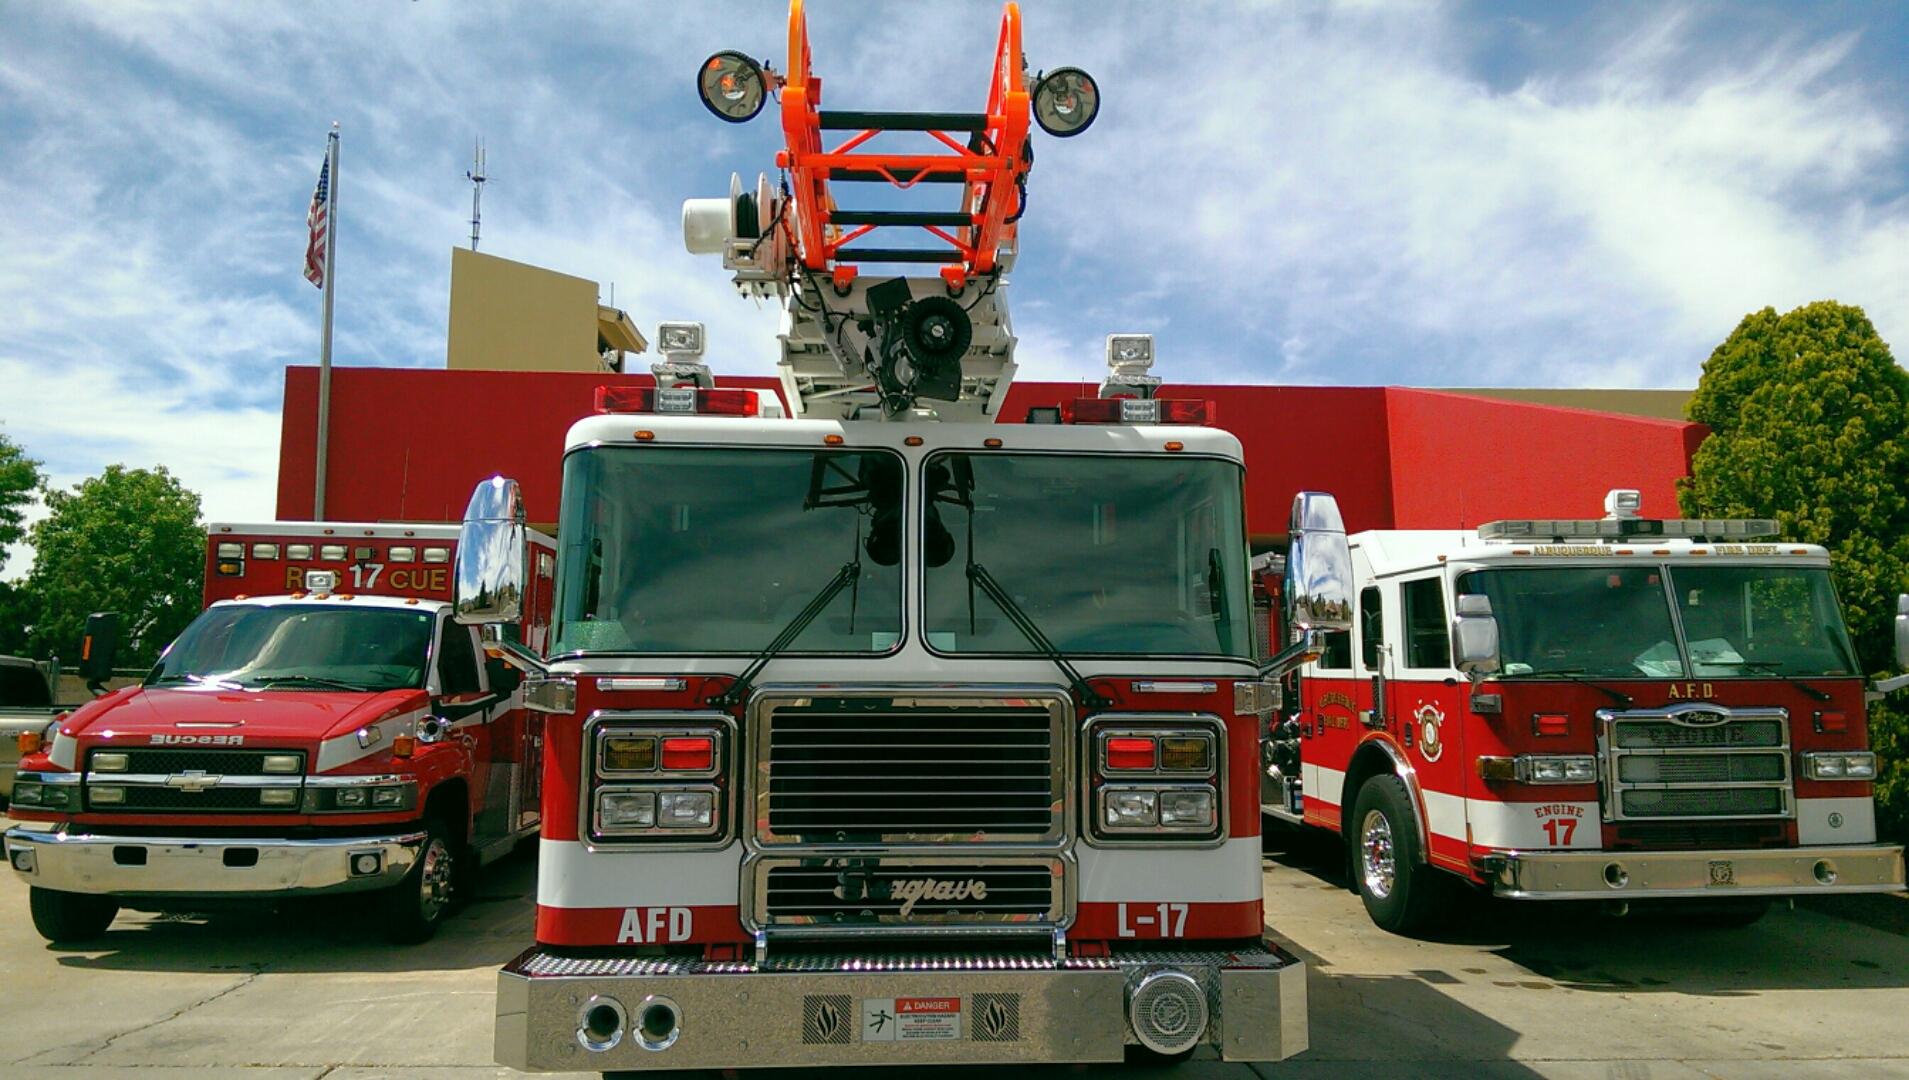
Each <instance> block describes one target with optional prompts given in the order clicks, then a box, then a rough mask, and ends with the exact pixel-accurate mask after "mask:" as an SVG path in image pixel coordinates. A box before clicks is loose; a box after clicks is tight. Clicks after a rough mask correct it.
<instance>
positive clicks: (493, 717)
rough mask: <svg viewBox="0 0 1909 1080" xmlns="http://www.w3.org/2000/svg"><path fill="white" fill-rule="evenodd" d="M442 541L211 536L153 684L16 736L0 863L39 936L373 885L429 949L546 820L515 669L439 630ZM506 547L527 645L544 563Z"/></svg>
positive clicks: (541, 614)
mask: <svg viewBox="0 0 1909 1080" xmlns="http://www.w3.org/2000/svg"><path fill="white" fill-rule="evenodd" d="M457 532H458V530H457V529H456V528H455V527H454V526H446V525H435V526H433V525H370V524H349V523H340V522H313V523H270V524H263V525H245V524H215V525H213V526H211V528H210V530H209V535H208V538H207V543H206V578H205V596H206V601H207V607H206V610H205V611H204V612H203V613H202V614H201V615H200V616H199V617H198V618H197V619H196V620H194V621H193V622H192V623H191V624H190V625H189V626H187V627H186V629H185V631H184V632H182V633H181V634H180V636H179V638H178V640H176V641H174V642H173V643H172V644H171V645H170V646H169V647H168V648H167V650H166V651H165V653H164V654H162V656H161V657H160V659H159V662H158V663H157V664H156V665H155V666H154V667H153V670H152V672H151V673H150V674H149V675H148V676H147V677H146V679H145V680H144V681H143V682H142V683H141V684H139V685H137V686H131V687H127V688H124V689H121V690H118V691H115V692H112V693H109V694H104V696H101V697H98V698H96V699H95V700H93V701H91V702H89V703H87V704H86V705H83V706H81V707H79V708H77V709H75V710H74V711H73V712H71V713H69V714H67V715H65V716H64V717H62V718H61V719H60V720H58V721H56V722H55V723H54V724H53V725H52V726H51V727H50V728H49V729H48V730H47V731H46V732H45V733H44V734H40V733H37V732H36V733H34V734H32V735H31V736H30V737H27V738H23V739H22V743H23V745H22V749H23V750H26V751H28V753H27V754H26V755H25V757H24V758H23V760H22V761H21V764H20V774H19V776H18V778H17V780H16V782H15V786H14V793H13V809H12V811H11V813H12V816H13V817H15V818H17V819H19V820H20V821H21V824H20V825H18V826H16V827H14V828H13V829H11V830H9V831H8V832H7V834H6V853H7V859H8V862H9V863H10V864H11V865H12V867H13V869H14V870H15V871H16V872H17V873H18V874H19V876H20V877H21V878H22V879H24V880H25V881H26V882H27V884H28V886H29V887H30V890H31V892H30V896H29V903H30V908H31V912H32V916H33V923H34V926H35V928H36V929H38V930H39V931H40V933H41V934H42V935H43V936H45V937H46V938H47V939H48V940H51V941H55V942H65V941H76V940H85V939H88V938H93V937H97V936H98V935H99V934H100V933H102V932H104V931H105V929H106V928H107V926H108V925H110V924H111V922H112V920H113V918H114V916H115V915H116V914H117V913H118V911H119V910H120V908H122V907H131V908H139V909H148V910H174V909H185V910H198V909H202V908H203V907H205V906H207V905H208V904H211V903H215V902H221V901H232V900H255V899H270V898H281V897H290V896H309V895H322V894H330V893H354V892H372V891H380V892H381V895H379V896H378V897H377V902H378V904H379V905H380V906H381V908H382V915H383V927H384V929H385V931H386V932H387V933H388V934H389V936H391V937H392V938H393V939H395V940H399V941H417V940H422V939H423V938H425V937H428V936H429V935H430V934H431V933H432V932H433V931H434V930H435V929H436V927H437V925H438V923H439V922H440V921H441V920H442V918H443V916H444V914H445V911H446V910H447V906H448V904H449V903H450V901H451V900H452V898H453V893H454V891H455V890H456V889H458V888H461V887H462V883H463V882H464V881H465V880H467V876H468V873H469V871H470V870H471V869H473V868H474V866H475V865H477V864H479V863H482V862H487V861H490V860H492V859H495V858H497V857H498V856H500V855H503V854H505V853H506V852H508V851H509V850H510V849H511V847H512V846H513V845H514V844H516V843H517V842H518V841H519V840H521V839H524V838H526V837H528V836H529V835H531V834H533V833H534V832H535V831H536V827H537V821H538V815H539V813H540V800H539V794H540V792H539V789H538V784H539V783H540V781H541V778H542V771H541V769H540V764H541V761H540V752H541V749H540V748H541V745H542V717H541V716H539V715H537V714H534V713H530V712H528V711H527V710H525V709H524V708H523V707H522V699H521V694H519V693H518V692H517V685H518V682H519V681H520V679H521V671H520V670H519V669H516V668H513V667H512V666H510V665H509V664H507V663H506V662H505V661H504V660H503V659H502V658H501V656H495V657H494V656H491V655H488V654H487V653H486V652H485V650H484V646H483V643H482V641H481V639H480V638H479V636H478V635H477V634H476V633H475V631H474V630H473V629H472V628H471V627H468V626H465V625H463V624H461V623H458V622H455V621H453V620H452V619H451V604H450V597H451V593H452V585H453V582H452V576H451V575H452V571H453V569H454V559H455V557H456V554H455V553H456V547H457ZM518 542H520V543H522V544H523V545H524V549H523V550H522V551H521V552H518V553H516V557H517V559H518V560H519V561H520V562H522V563H524V564H525V565H526V566H527V567H528V572H527V574H526V577H525V602H524V604H523V606H522V614H521V615H520V617H519V618H518V619H517V620H516V621H515V623H514V624H513V626H512V630H513V631H515V634H514V637H515V638H517V639H520V640H521V641H522V642H523V644H524V646H525V647H536V646H538V645H540V644H541V643H542V641H543V635H544V632H545V630H546V629H547V627H548V625H549V616H550V596H551V593H550V587H549V586H550V581H551V578H552V577H553V575H554V566H555V560H554V552H553V550H552V544H551V541H550V539H549V538H548V537H546V536H542V535H540V534H537V533H534V532H530V531H529V530H524V532H523V534H522V535H521V536H520V538H519V540H518ZM88 645H89V648H91V649H101V648H103V649H105V650H106V651H107V652H110V651H111V646H110V643H107V642H93V641H89V643H88ZM29 744H30V745H29Z"/></svg>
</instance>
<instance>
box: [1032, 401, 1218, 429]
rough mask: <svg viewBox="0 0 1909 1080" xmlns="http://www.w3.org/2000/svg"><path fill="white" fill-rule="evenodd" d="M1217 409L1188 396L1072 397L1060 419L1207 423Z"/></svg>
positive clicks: (1096, 422) (1114, 422)
mask: <svg viewBox="0 0 1909 1080" xmlns="http://www.w3.org/2000/svg"><path fill="white" fill-rule="evenodd" d="M1218 412H1219V410H1218V409H1217V408H1215V407H1214V404H1213V403H1212V402H1211V401H1196V400H1193V399H1190V398H1151V399H1149V398H1129V397H1119V398H1075V399H1074V400H1073V402H1071V403H1064V404H1062V405H1061V419H1062V421H1063V422H1065V423H1069V424H1193V425H1206V424H1211V423H1213V422H1214V419H1215V417H1216V416H1217V415H1218Z"/></svg>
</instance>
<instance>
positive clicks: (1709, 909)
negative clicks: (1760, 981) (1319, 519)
mask: <svg viewBox="0 0 1909 1080" xmlns="http://www.w3.org/2000/svg"><path fill="white" fill-rule="evenodd" d="M1638 508H1639V499H1638V493H1637V492H1635V491H1613V492H1611V493H1610V495H1609V496H1607V498H1606V502H1605V510H1606V516H1605V517H1603V518H1602V519H1596V520H1510V521H1495V522H1491V523H1489V524H1486V525H1484V526H1482V527H1480V528H1479V529H1477V530H1476V531H1467V532H1459V531H1408V530H1381V531H1372V532H1362V533H1357V534H1355V535H1353V536H1352V537H1351V544H1350V548H1351V557H1352V566H1351V572H1352V584H1353V588H1354V590H1355V591H1356V600H1355V604H1356V607H1357V617H1356V619H1355V623H1354V627H1353V629H1352V631H1351V632H1348V633H1328V634H1324V635H1321V637H1322V641H1321V644H1322V649H1321V654H1320V656H1319V658H1318V659H1317V660H1315V661H1314V662H1312V663H1309V664H1307V665H1306V666H1305V667H1303V668H1302V669H1301V670H1300V671H1299V672H1298V674H1297V676H1296V677H1297V680H1298V693H1297V695H1296V696H1293V697H1292V698H1291V699H1290V700H1291V703H1292V704H1293V706H1294V708H1293V709H1291V710H1290V711H1289V712H1288V713H1287V715H1285V716H1284V717H1283V718H1282V719H1281V721H1280V722H1279V723H1277V724H1276V725H1275V726H1274V727H1273V728H1272V729H1271V730H1269V732H1268V737H1267V739H1266V741H1265V744H1264V747H1263V758H1264V763H1263V776H1262V785H1261V790H1262V795H1261V803H1262V808H1263V809H1264V810H1265V812H1266V813H1267V814H1268V815H1270V816H1271V817H1273V818H1277V819H1279V820H1281V821H1285V822H1290V823H1294V824H1301V825H1306V826H1315V827H1318V828H1323V829H1329V830H1333V831H1335V832H1337V833H1339V834H1340V835H1341V836H1343V837H1344V839H1345V842H1346V844H1347V849H1348V855H1349V860H1350V867H1351V871H1352V880H1353V882H1354V884H1355V887H1356V888H1357V890H1358V891H1359V893H1360V895H1361V897H1362V898H1363V899H1364V902H1365V907H1366V910H1367V911H1368V913H1370V915H1371V917H1372V919H1373V921H1374V922H1376V923H1378V924H1379V925H1380V926H1382V927H1385V928H1386V929H1388V930H1393V931H1398V932H1409V931H1411V930H1414V929H1419V928H1423V927H1425V926H1426V925H1428V924H1429V923H1431V922H1433V921H1434V920H1436V919H1437V918H1438V917H1439V914H1440V910H1441V904H1442V903H1443V901H1445V900H1447V899H1449V898H1451V897H1452V896H1453V886H1456V885H1458V884H1459V883H1461V882H1465V883H1470V884H1471V885H1473V886H1475V887H1477V888H1478V889H1480V890H1488V891H1490V892H1491V893H1493V894H1495V895H1497V896H1502V897H1510V898H1516V899H1528V900H1554V899H1555V900H1598V901H1605V902H1608V903H1610V904H1612V905H1613V906H1614V907H1615V908H1616V909H1618V910H1620V911H1621V910H1625V909H1627V908H1628V906H1629V905H1631V904H1633V903H1636V902H1640V901H1655V900H1660V899H1662V900H1672V901H1677V902H1682V903H1684V904H1687V905H1690V906H1691V907H1692V910H1702V911H1703V912H1704V913H1705V914H1706V916H1707V917H1709V918H1710V919H1712V920H1713V921H1717V920H1722V921H1725V922H1735V923H1747V922H1749V921H1752V920H1754V919H1755V918H1757V917H1758V916H1759V915H1761V914H1762V912H1763V911H1764V910H1765V909H1766V908H1767V907H1768V906H1769V903H1770V901H1771V898H1773V897H1789V896H1802V895H1820V894H1829V893H1839V892H1840V893H1847V892H1879V891H1892V890H1899V889H1901V888H1902V887H1903V853H1902V848H1901V847H1900V846H1897V845H1891V844H1879V843H1877V836H1876V817H1875V805H1874V800H1873V797H1872V783H1873V781H1874V780H1875V777H1876V758H1875V754H1874V753H1872V752H1871V751H1870V750H1869V743H1868V735H1867V728H1866V724H1865V709H1866V705H1867V702H1868V701H1870V700H1874V699H1876V698H1878V697H1880V694H1881V692H1882V691H1886V690H1889V689H1894V688H1895V687H1896V686H1897V685H1900V684H1901V683H1902V682H1903V681H1904V680H1901V679H1896V680H1887V681H1885V682H1884V683H1882V684H1878V685H1877V686H1876V687H1873V688H1872V687H1871V686H1870V685H1869V684H1868V683H1867V682H1866V681H1865V679H1864V677H1863V671H1862V668H1861V666H1860V665H1859V664H1858V662H1857V659H1856V655H1855V652H1854V650H1853V648H1852V647H1851V644H1850V639H1849V635H1848V632H1847V631H1846V630H1845V628H1844V624H1843V618H1842V614H1841V612H1840V610H1839V608H1838V606H1837V601H1836V596H1835V594H1834V592H1833V590H1832V589H1831V585H1830V574H1829V555H1828V553H1827V552H1825V550H1824V549H1823V548H1821V547H1818V546H1815V545H1811V544H1797V543H1791V542H1788V541H1783V540H1780V539H1778V538H1777V536H1776V532H1777V530H1776V525H1775V523H1774V522H1769V521H1738V520H1654V519H1648V518H1643V517H1640V516H1638ZM1262 558H1263V557H1262ZM1268 584H1271V585H1273V589H1272V590H1269V591H1276V589H1277V587H1278V586H1277V584H1276V583H1270V582H1269V583H1268ZM1900 603H1901V604H1902V607H1901V609H1900V610H1901V611H1903V612H1904V614H1900V615H1898V616H1897V619H1896V640H1897V652H1898V662H1899V663H1909V598H1904V599H1903V600H1902V601H1900Z"/></svg>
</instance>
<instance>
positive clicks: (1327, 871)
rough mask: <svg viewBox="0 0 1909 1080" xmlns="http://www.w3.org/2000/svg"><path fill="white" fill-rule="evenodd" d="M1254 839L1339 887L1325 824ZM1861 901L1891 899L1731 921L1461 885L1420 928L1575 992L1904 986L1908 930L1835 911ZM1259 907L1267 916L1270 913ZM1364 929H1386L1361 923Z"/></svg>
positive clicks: (1816, 904)
mask: <svg viewBox="0 0 1909 1080" xmlns="http://www.w3.org/2000/svg"><path fill="white" fill-rule="evenodd" d="M1264 848H1265V852H1266V858H1267V860H1268V862H1269V863H1270V864H1271V865H1272V866H1273V867H1277V868H1279V869H1284V870H1289V871H1296V872H1298V873H1302V874H1307V875H1309V876H1311V877H1313V878H1316V879H1317V880H1318V881H1319V882H1320V883H1321V884H1322V885H1325V886H1334V887H1338V888H1342V889H1343V888H1345V887H1346V865H1345V859H1344V855H1343V851H1342V849H1341V848H1340V846H1339V844H1338V842H1337V839H1336V838H1335V837H1332V836H1331V835H1330V834H1327V833H1325V832H1323V831H1320V830H1304V831H1301V830H1294V829H1277V830H1272V831H1269V832H1268V834H1267V836H1266V838H1265V842H1264ZM1348 898H1349V899H1350V894H1348ZM1864 901H1870V902H1872V903H1876V902H1888V903H1893V902H1895V898H1893V897H1861V896H1850V897H1833V898H1824V899H1821V900H1813V901H1812V902H1811V903H1809V904H1807V905H1802V906H1800V907H1799V909H1798V910H1794V911H1793V910H1790V907H1789V905H1788V904H1786V903H1783V902H1781V901H1778V902H1777V903H1776V904H1774V905H1773V906H1772V907H1771V909H1770V912H1769V914H1767V915H1765V916H1764V917H1763V918H1762V919H1761V920H1759V921H1757V922H1754V923H1752V924H1750V925H1748V926H1730V925H1727V924H1726V923H1725V922H1724V921H1723V920H1720V919H1719V918H1718V913H1717V912H1716V911H1715V910H1714V909H1710V910H1706V909H1704V908H1701V907H1697V906H1694V905H1687V904H1686V905H1677V904H1665V905H1662V906H1660V907H1656V908H1646V907H1643V906H1641V905H1640V906H1637V907H1633V909H1632V911H1631V913H1630V914H1627V915H1624V916H1622V917H1617V916H1614V915H1612V914H1610V913H1607V912H1606V911H1605V910H1604V908H1603V907H1602V906H1601V905H1598V904H1590V903H1567V902H1560V901H1512V900H1499V899H1495V898H1492V897H1489V896H1486V895H1483V894H1466V895H1464V896H1463V897H1462V898H1461V899H1460V900H1459V901H1458V902H1457V903H1455V904H1454V905H1453V907H1452V910H1451V912H1450V914H1449V917H1448V919H1447V920H1446V921H1445V922H1443V923H1442V924H1441V925H1439V926H1436V927H1434V928H1433V929H1432V930H1431V931H1429V932H1427V933H1425V934H1423V935H1421V937H1422V939H1423V940H1426V941H1429V942H1436V943H1441V944H1450V945H1462V946H1470V947H1472V948H1478V949H1483V950H1485V951H1487V952H1490V953H1493V954H1495V955H1497V956H1499V957H1501V958H1503V959H1505V960H1509V961H1511V962H1512V963H1514V964H1517V965H1519V966H1520V967H1523V968H1524V969H1526V970H1527V971H1530V972H1531V973H1532V974H1533V975H1537V976H1540V977H1542V978H1544V979H1548V980H1551V981H1552V982H1553V983H1555V984H1557V985H1559V986H1563V987H1568V988H1571V989H1576V990H1592V991H1597V990H1607V991H1618V992H1623V993H1644V992H1650V991H1673V992H1676V993H1682V994H1697V995H1704V996H1718V997H1727V996H1734V995H1740V994H1751V993H1756V992H1760V991H1765V990H1822V989H1841V990H1855V989H1873V988H1899V987H1906V986H1909V936H1904V935H1903V934H1901V933H1900V932H1898V931H1894V930H1892V929H1891V928H1888V927H1887V926H1886V925H1885V926H1883V927H1877V926H1876V922H1877V920H1875V919H1865V920H1861V921H1847V920H1845V919H1843V918H1838V917H1836V916H1837V913H1838V911H1839V910H1840V909H1841V908H1845V907H1851V906H1855V905H1861V904H1862V903H1863V902H1864ZM1364 915H1365V913H1364V911H1363V909H1361V908H1360V907H1359V905H1358V902H1357V901H1356V900H1352V901H1351V903H1350V905H1349V911H1348V916H1347V917H1348V918H1352V917H1356V918H1359V919H1360V920H1361V921H1363V920H1364ZM1825 916H1828V917H1825ZM1268 917H1269V920H1270V921H1272V922H1273V923H1274V924H1275V925H1277V923H1278V918H1277V914H1276V913H1273V912H1269V913H1268ZM1364 932H1368V933H1372V934H1382V933H1384V932H1385V931H1382V930H1380V929H1379V928H1378V927H1376V926H1371V925H1370V924H1369V923H1367V924H1366V925H1365V926H1364ZM1309 959H1310V958H1309ZM1430 974H1438V973H1436V972H1433V973H1430ZM1505 985H1507V986H1509V985H1513V984H1512V983H1506V984H1505Z"/></svg>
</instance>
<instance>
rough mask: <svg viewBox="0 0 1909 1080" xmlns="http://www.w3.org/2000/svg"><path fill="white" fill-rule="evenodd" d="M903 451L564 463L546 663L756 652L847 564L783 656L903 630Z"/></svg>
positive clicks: (629, 457) (880, 640) (689, 451)
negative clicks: (565, 657) (571, 658)
mask: <svg viewBox="0 0 1909 1080" xmlns="http://www.w3.org/2000/svg"><path fill="white" fill-rule="evenodd" d="M902 478H903V468H902V462H901V458H899V457H898V456H896V455H894V454H891V453H888V452H886V451H852V450H784V449H772V448H764V449H744V448H723V447H673V446H657V447H630V446H620V447H619V446H612V447H597V448H593V449H586V450H579V451H576V452H574V453H572V454H571V455H570V456H569V457H568V458H566V459H565V461H564V470H563V520H562V523H561V527H560V528H559V535H560V536H561V537H562V539H561V540H560V541H559V543H560V544H561V545H562V552H561V554H560V556H559V558H558V565H559V566H560V567H561V571H560V577H561V580H560V581H559V583H558V590H557V592H558V596H557V612H556V625H557V632H556V644H555V645H554V646H553V648H552V653H553V654H561V653H566V652H626V653H696V654H702V655H712V654H732V653H743V654H746V653H753V652H757V651H759V650H761V649H762V648H763V647H764V646H766V645H768V644H769V642H770V640H771V639H773V638H774V637H775V636H776V633H777V632H778V631H780V630H781V629H782V628H783V627H784V626H786V625H788V624H789V622H790V620H792V619H794V618H795V616H796V615H797V614H798V613H799V612H801V611H802V609H803V608H804V607H805V606H806V605H807V604H808V603H809V602H810V601H811V600H813V599H814V598H815V596H816V595H817V594H818V593H820V592H821V591H822V590H823V588H824V587H826V586H827V585H828V584H829V582H830V581H831V579H833V578H834V577H835V576H836V575H837V574H838V573H841V572H842V569H843V567H844V566H846V565H847V564H849V563H850V562H852V561H859V563H860V566H859V567H858V570H857V572H856V573H855V574H854V576H853V578H852V579H851V580H850V582H849V584H848V586H847V587H846V588H843V589H841V590H840V591H839V592H838V593H837V594H836V595H835V597H834V599H832V600H831V601H830V602H829V603H828V605H827V606H826V607H825V608H823V609H822V612H821V614H820V615H819V616H818V617H817V618H816V619H815V620H814V621H813V622H811V623H810V624H809V625H808V627H807V628H806V629H804V630H803V631H802V633H801V635H800V636H799V637H797V638H796V639H795V641H794V642H792V643H791V645H790V647H789V649H788V650H786V651H788V652H812V653H813V652H825V653H848V652H857V653H870V652H886V651H889V650H890V649H893V648H895V647H896V645H897V644H898V643H899V641H900V637H901V568H900V555H901V524H902V515H901V506H902Z"/></svg>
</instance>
